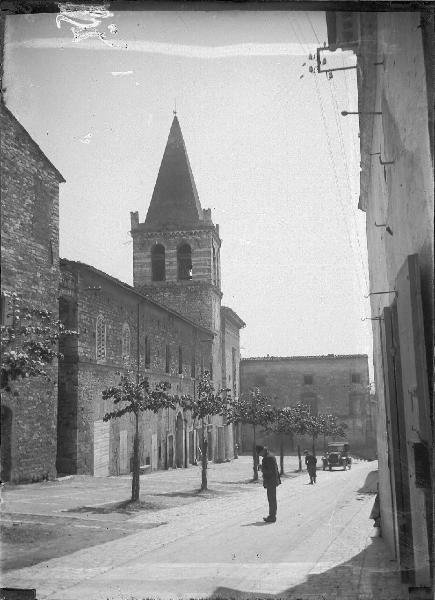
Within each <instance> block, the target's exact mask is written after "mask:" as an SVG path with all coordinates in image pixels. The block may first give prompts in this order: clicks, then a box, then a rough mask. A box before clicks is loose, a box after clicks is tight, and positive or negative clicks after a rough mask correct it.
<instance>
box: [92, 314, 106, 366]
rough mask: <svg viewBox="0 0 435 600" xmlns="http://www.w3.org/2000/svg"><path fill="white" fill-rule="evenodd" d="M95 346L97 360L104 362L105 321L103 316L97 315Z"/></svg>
mask: <svg viewBox="0 0 435 600" xmlns="http://www.w3.org/2000/svg"><path fill="white" fill-rule="evenodd" d="M95 346H96V356H97V360H105V358H106V320H105V318H104V315H98V317H97V327H96V336H95Z"/></svg>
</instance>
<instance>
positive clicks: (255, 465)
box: [252, 425, 258, 481]
mask: <svg viewBox="0 0 435 600" xmlns="http://www.w3.org/2000/svg"><path fill="white" fill-rule="evenodd" d="M252 427H253V429H254V442H253V445H252V459H253V469H254V477H253V481H258V454H257V450H256V446H257V440H256V432H255V425H252Z"/></svg>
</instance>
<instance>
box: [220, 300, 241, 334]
mask: <svg viewBox="0 0 435 600" xmlns="http://www.w3.org/2000/svg"><path fill="white" fill-rule="evenodd" d="M221 315H223V317H224V318H225V319H226V320H228V321H232V322H233V323H234V325H236V326H237V327H238V328H239V329H242V328H243V327H246V323H245V321H243V320H242V319H241V318H240V317H239V315H238V314H237V313H235V312H234V311H233V310H232V309H231V308H229V307H228V306H222V307H221Z"/></svg>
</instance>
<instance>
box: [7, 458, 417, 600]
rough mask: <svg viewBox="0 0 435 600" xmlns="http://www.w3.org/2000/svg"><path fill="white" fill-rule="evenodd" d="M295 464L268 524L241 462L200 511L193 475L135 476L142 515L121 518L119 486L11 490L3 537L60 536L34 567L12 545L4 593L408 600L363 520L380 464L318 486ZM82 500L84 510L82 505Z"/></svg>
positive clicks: (225, 467)
mask: <svg viewBox="0 0 435 600" xmlns="http://www.w3.org/2000/svg"><path fill="white" fill-rule="evenodd" d="M296 460H297V459H296V458H295V457H286V467H287V473H288V475H287V476H286V477H285V478H283V484H282V485H281V486H280V487H279V488H278V520H277V522H276V523H274V524H265V523H264V522H263V516H266V515H267V501H266V493H265V490H264V489H263V488H262V486H261V484H255V483H250V482H249V481H248V478H249V476H250V475H251V473H252V468H251V458H250V457H247V456H244V457H240V458H239V459H238V460H235V461H233V462H232V463H226V464H220V465H210V467H209V483H210V488H211V490H210V492H209V493H207V494H205V495H204V497H201V500H200V499H199V498H200V497H199V495H198V494H197V493H196V492H195V485H196V486H197V487H198V485H199V475H200V472H199V468H195V467H193V468H190V469H187V470H182V469H178V470H174V471H169V472H157V473H153V474H151V475H147V476H143V477H142V478H141V486H142V494H141V500H142V502H143V507H144V508H143V510H139V511H130V512H127V513H126V512H125V511H122V510H119V508H118V509H117V510H113V506H114V504H113V503H114V502H116V501H118V502H119V501H120V500H121V499H124V500H125V499H126V497H128V485H129V483H130V481H129V478H128V477H124V478H121V477H119V478H104V479H103V478H100V479H97V478H93V479H92V478H89V479H87V481H88V482H90V483H91V486H92V489H91V491H89V492H88V494H87V496H86V494H85V492H86V489H85V487H84V486H80V478H78V479H77V487H76V488H74V487H73V484H74V479H73V480H72V481H65V482H63V483H60V484H58V485H57V486H56V485H52V486H50V485H48V486H47V487H45V488H44V487H43V484H38V486H18V487H17V488H16V489H14V488H12V487H11V488H8V489H7V490H6V492H5V493H4V498H3V501H4V504H3V505H4V510H3V513H4V514H3V522H4V525H5V526H6V528H9V530H11V529H14V528H15V529H17V528H20V527H21V528H24V529H23V532H24V533H25V532H26V528H27V529H29V528H30V529H31V528H32V527H33V528H35V527H36V526H37V524H38V523H39V527H40V528H41V527H43V525H44V523H45V524H46V525H47V524H48V523H50V522H51V523H52V524H53V526H52V529H55V530H58V531H59V532H60V535H59V537H57V538H56V542H53V541H52V550H51V551H48V552H47V556H46V558H44V557H43V556H41V557H40V558H39V560H38V559H37V558H36V559H35V557H33V559H32V560H29V558H28V557H29V556H31V553H32V551H31V547H32V544H30V545H29V547H28V548H27V550H25V552H24V554H23V549H24V544H23V542H22V541H21V542H20V541H19V540H18V539H16V540H15V545H14V543H13V538H11V540H12V542H11V543H10V544H9V545H7V547H6V548H5V547H4V552H3V560H4V561H6V563H4V565H3V569H4V574H3V581H2V585H3V587H22V588H36V590H37V598H38V599H39V600H43V599H44V600H45V599H47V600H48V599H50V600H73V599H74V600H108V599H110V600H115V599H116V600H121V599H122V600H127V599H128V600H133V599H134V600H139V599H142V598H153V599H156V598H168V599H169V598H249V599H254V598H275V599H278V598H288V599H294V600H296V599H301V600H308V599H310V600H317V599H319V600H338V599H340V600H369V599H373V600H402V598H405V597H406V596H405V593H404V588H402V587H401V585H400V576H399V574H398V572H397V570H396V569H397V567H396V563H395V562H394V561H391V560H390V557H389V556H388V554H387V551H386V549H385V545H384V542H383V540H382V538H380V537H378V536H377V535H376V531H377V530H376V529H374V528H373V522H372V521H371V520H369V514H370V511H371V508H372V506H373V502H374V495H373V493H370V492H373V491H374V490H373V487H374V486H373V481H374V478H373V471H375V470H376V468H377V463H376V462H361V463H355V464H354V466H353V467H352V470H351V471H338V470H337V471H332V472H329V471H325V472H323V471H321V470H320V471H319V472H318V478H317V484H316V485H309V484H308V476H307V474H306V472H303V473H302V474H295V473H294V472H293V471H294V470H295V468H296ZM370 474H371V475H370ZM367 478H368V479H367ZM260 479H261V475H260ZM366 480H367V481H368V482H369V485H364V484H365V482H366ZM83 482H84V483H86V482H85V480H84V479H83ZM99 486H100V488H101V489H99ZM109 486H112V487H111V488H110V490H111V491H109ZM74 489H75V490H76V493H75V494H74V493H73V492H74ZM26 490H27V491H28V493H27V494H26ZM159 490H160V491H159ZM124 492H125V493H124ZM145 492H146V493H145ZM126 494H127V496H126ZM31 496H33V500H32V498H30V502H29V497H31ZM83 498H91V500H89V499H87V500H86V501H85V503H84V504H81V502H83ZM67 499H69V501H66V500H67ZM95 499H97V501H96V502H95V501H94V500H95ZM162 499H163V504H162V503H161V502H162ZM104 501H105V504H104V505H103V504H102V502H104ZM147 503H148V505H147ZM147 506H148V507H147ZM61 507H62V508H61ZM74 507H76V510H71V509H74ZM111 507H112V508H111ZM65 509H67V510H68V511H69V512H67V513H65V512H63V513H62V511H64V510H65ZM36 515H39V516H36ZM56 520H57V521H56ZM20 522H21V525H20V524H19V523H20ZM14 523H15V525H14ZM74 529H75V531H76V532H79V533H80V535H81V536H82V538H81V542H80V541H79V540H78V539H77V540H76V544H75V545H74V541H73V542H72V543H70V545H68V541H67V537H66V533H65V532H67V531H69V533H71V531H73V530H74ZM104 532H105V533H104ZM83 536H84V537H83ZM105 536H107V537H105ZM24 537H25V536H23V538H24ZM37 537H38V536H37V534H36V532H35V542H36V543H37V542H38V540H37ZM72 539H73V540H74V534H73V538H72ZM20 544H21V545H20ZM43 546H44V544H41V547H43ZM80 546H81V547H80ZM75 548H76V549H75ZM20 549H21V553H20ZM10 551H11V552H12V554H11V552H10ZM50 552H51V553H50ZM25 555H27V559H26V556H25ZM12 556H13V558H11V557H12ZM26 560H27V563H26ZM35 560H36V561H38V562H36V563H35V562H34V561H35ZM13 561H15V565H14V564H13ZM26 564H27V565H28V566H25V565H26Z"/></svg>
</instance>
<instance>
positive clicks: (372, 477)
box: [358, 469, 379, 494]
mask: <svg viewBox="0 0 435 600" xmlns="http://www.w3.org/2000/svg"><path fill="white" fill-rule="evenodd" d="M378 481H379V471H378V470H377V469H376V470H375V471H370V473H368V474H367V477H366V480H365V482H364V485H363V486H362V487H361V488H360V489H359V490H358V493H359V494H377V492H378Z"/></svg>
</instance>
